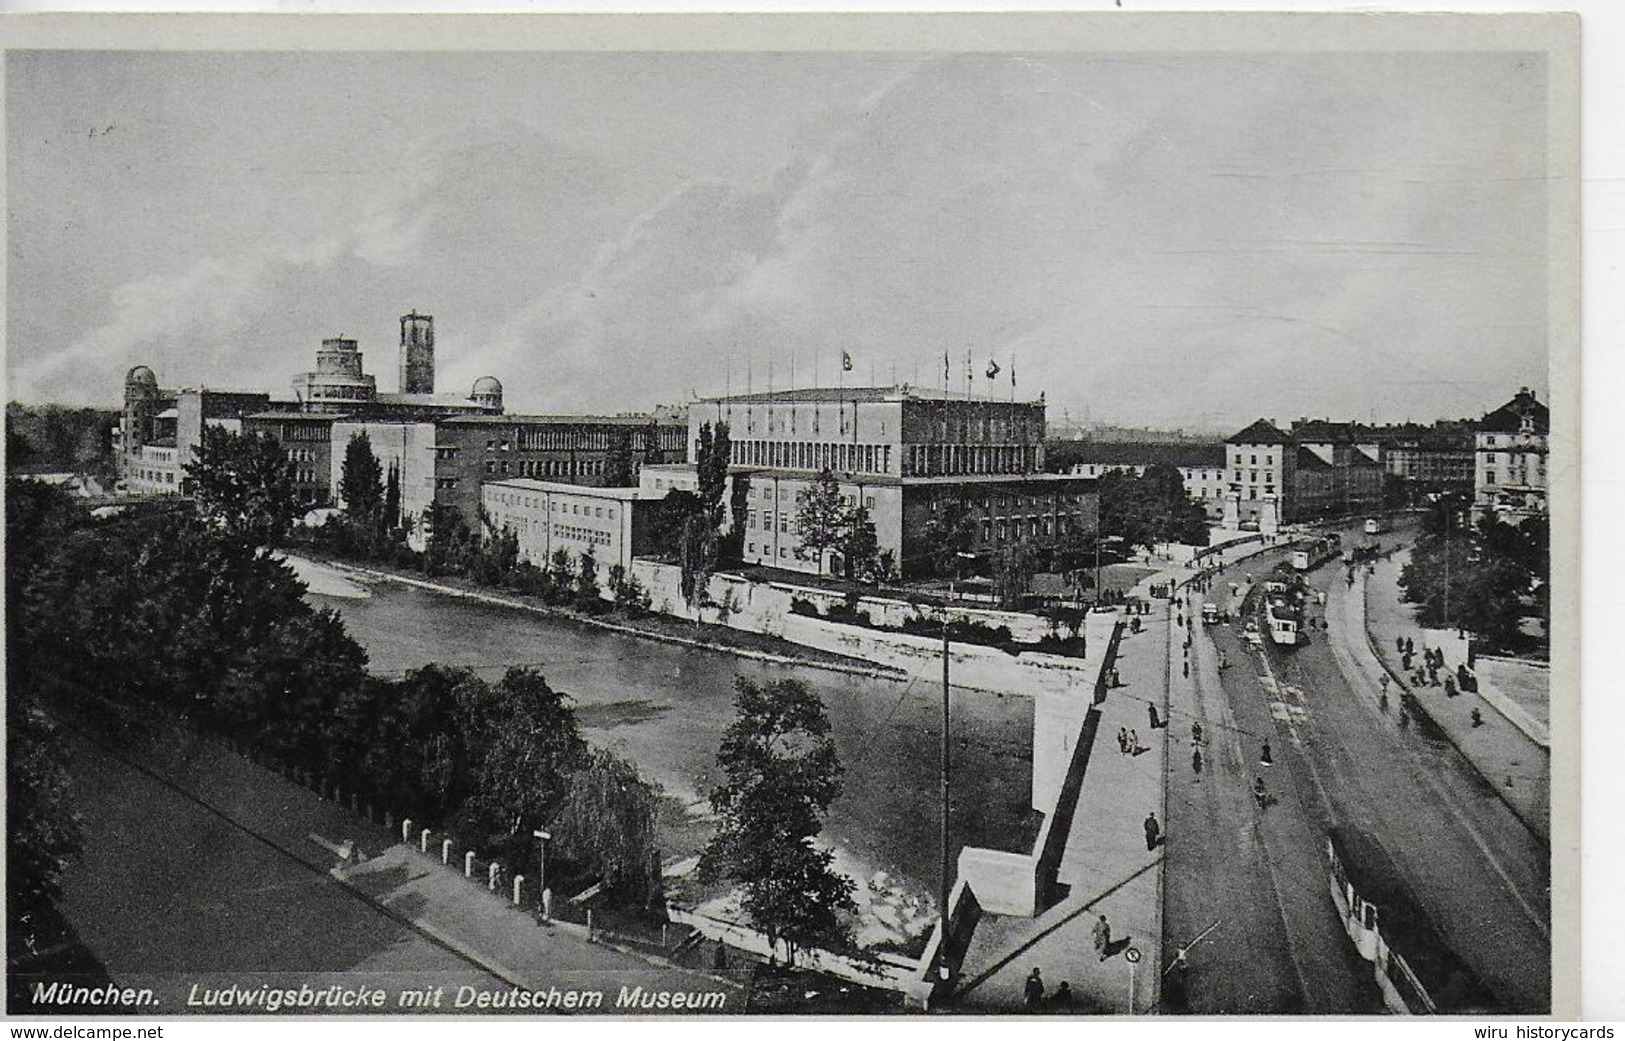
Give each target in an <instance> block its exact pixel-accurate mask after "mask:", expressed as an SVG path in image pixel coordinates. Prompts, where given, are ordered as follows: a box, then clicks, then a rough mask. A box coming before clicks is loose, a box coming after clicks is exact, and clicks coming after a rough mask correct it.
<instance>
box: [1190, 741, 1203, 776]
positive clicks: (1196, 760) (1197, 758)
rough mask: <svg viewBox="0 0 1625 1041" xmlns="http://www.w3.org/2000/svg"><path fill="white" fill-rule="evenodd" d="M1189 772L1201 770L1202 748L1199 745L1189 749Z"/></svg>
mask: <svg viewBox="0 0 1625 1041" xmlns="http://www.w3.org/2000/svg"><path fill="white" fill-rule="evenodd" d="M1191 772H1192V773H1195V774H1199V773H1201V772H1202V749H1201V748H1200V747H1199V746H1198V747H1195V748H1192V749H1191Z"/></svg>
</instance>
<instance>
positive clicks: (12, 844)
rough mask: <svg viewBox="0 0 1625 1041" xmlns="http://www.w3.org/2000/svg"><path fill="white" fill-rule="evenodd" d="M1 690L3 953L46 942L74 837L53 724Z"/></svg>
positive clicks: (29, 703) (74, 817)
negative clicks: (3, 704)
mask: <svg viewBox="0 0 1625 1041" xmlns="http://www.w3.org/2000/svg"><path fill="white" fill-rule="evenodd" d="M8 688H9V689H8V690H7V691H6V953H7V955H8V957H10V958H16V957H19V956H21V955H25V954H30V953H33V952H34V951H35V950H37V949H38V948H40V947H42V946H44V945H45V941H47V940H48V939H50V935H49V933H47V932H45V930H46V929H47V928H49V927H50V926H51V924H52V922H53V920H54V914H53V908H54V907H55V904H56V899H57V897H58V896H59V895H60V893H61V882H62V873H63V872H64V871H65V870H67V867H68V864H69V862H70V861H71V860H72V859H73V858H74V857H76V856H78V854H79V849H80V845H81V843H82V835H81V832H80V828H79V817H78V814H77V813H76V812H75V810H74V803H73V795H72V789H71V787H70V785H69V781H68V773H67V767H66V761H67V753H66V749H65V748H64V747H63V743H62V739H61V737H60V736H59V735H58V734H57V732H56V729H55V728H54V727H53V726H52V725H51V723H50V721H49V720H47V719H46V717H45V714H44V713H43V712H41V711H40V709H39V707H38V706H37V705H35V704H34V700H33V698H31V697H29V696H28V695H27V694H26V693H25V692H24V691H22V690H18V689H17V688H16V687H15V686H11V685H10V684H8Z"/></svg>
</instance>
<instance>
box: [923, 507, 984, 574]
mask: <svg viewBox="0 0 1625 1041" xmlns="http://www.w3.org/2000/svg"><path fill="white" fill-rule="evenodd" d="M975 538H976V519H975V518H974V517H972V516H971V514H970V510H969V509H967V508H966V506H965V504H964V503H963V502H962V501H960V500H958V499H948V500H945V501H943V502H942V508H941V509H940V510H939V511H937V512H936V513H934V514H932V516H931V519H930V520H928V521H926V522H925V526H924V528H922V529H921V531H920V545H921V547H922V550H923V553H924V557H925V560H926V563H927V566H928V567H929V568H930V570H931V573H932V574H934V575H939V576H942V577H947V576H950V575H954V574H957V573H958V572H959V566H960V555H961V554H964V553H969V552H970V548H971V546H972V545H973V544H974V539H975Z"/></svg>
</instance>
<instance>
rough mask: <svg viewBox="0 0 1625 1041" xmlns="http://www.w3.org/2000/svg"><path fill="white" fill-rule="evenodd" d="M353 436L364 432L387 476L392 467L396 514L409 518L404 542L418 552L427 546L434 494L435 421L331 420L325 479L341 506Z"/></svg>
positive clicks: (335, 500) (336, 501) (336, 503)
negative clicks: (397, 488) (397, 501)
mask: <svg viewBox="0 0 1625 1041" xmlns="http://www.w3.org/2000/svg"><path fill="white" fill-rule="evenodd" d="M358 434H366V435H367V441H368V442H369V444H370V447H371V449H372V454H373V457H374V458H376V459H377V460H378V466H379V468H380V469H381V470H382V472H383V474H384V475H385V478H386V480H387V478H388V475H389V473H390V471H391V470H394V471H395V473H396V479H397V480H398V481H399V482H400V488H401V515H402V517H403V518H406V519H407V520H408V521H410V523H409V524H408V525H407V538H406V544H407V545H408V546H410V547H411V548H413V549H415V550H418V551H419V552H421V551H422V550H424V549H426V548H427V547H428V544H429V543H428V535H429V530H428V523H427V518H428V515H429V507H430V506H431V505H432V504H433V503H434V498H435V424H434V423H432V422H428V421H424V420H412V419H366V420H358V419H349V418H345V419H337V420H334V422H333V430H332V437H331V440H330V441H329V445H330V448H329V460H328V476H327V481H328V487H329V488H331V489H332V498H333V503H334V505H336V506H338V507H340V508H342V507H343V506H344V505H345V503H344V496H343V484H342V479H343V474H344V456H345V452H346V450H347V449H348V448H349V445H350V440H351V439H352V438H354V437H355V436H357V435H358Z"/></svg>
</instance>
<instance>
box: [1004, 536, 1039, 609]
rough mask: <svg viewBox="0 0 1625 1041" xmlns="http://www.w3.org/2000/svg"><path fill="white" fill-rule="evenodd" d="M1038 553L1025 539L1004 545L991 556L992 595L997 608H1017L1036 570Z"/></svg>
mask: <svg viewBox="0 0 1625 1041" xmlns="http://www.w3.org/2000/svg"><path fill="white" fill-rule="evenodd" d="M1037 566H1038V552H1037V551H1036V550H1035V549H1033V547H1032V545H1031V543H1029V542H1028V541H1027V540H1025V539H1017V540H1016V541H1015V542H1010V543H1005V544H1004V545H1001V546H1000V547H999V548H998V551H997V552H996V553H995V554H994V556H993V595H994V596H996V597H998V599H999V606H1000V607H1004V608H1011V609H1013V608H1019V607H1020V606H1021V603H1022V598H1023V597H1025V596H1026V595H1027V589H1028V587H1030V586H1031V585H1032V580H1033V572H1034V571H1035V570H1037Z"/></svg>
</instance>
